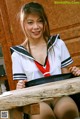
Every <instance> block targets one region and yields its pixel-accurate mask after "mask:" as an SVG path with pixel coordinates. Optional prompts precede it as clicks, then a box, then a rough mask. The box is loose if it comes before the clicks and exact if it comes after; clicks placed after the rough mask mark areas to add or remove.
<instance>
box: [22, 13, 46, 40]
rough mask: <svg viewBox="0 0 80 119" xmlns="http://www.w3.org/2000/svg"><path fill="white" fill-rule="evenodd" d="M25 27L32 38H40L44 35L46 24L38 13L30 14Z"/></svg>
mask: <svg viewBox="0 0 80 119" xmlns="http://www.w3.org/2000/svg"><path fill="white" fill-rule="evenodd" d="M24 28H25V31H26V34H27V36H28V38H30V39H40V38H42V37H43V31H44V26H43V22H42V20H41V18H40V17H39V16H38V15H35V14H34V15H33V14H30V15H28V16H27V18H25V21H24Z"/></svg>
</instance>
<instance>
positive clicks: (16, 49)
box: [10, 46, 34, 59]
mask: <svg viewBox="0 0 80 119" xmlns="http://www.w3.org/2000/svg"><path fill="white" fill-rule="evenodd" d="M10 50H11V53H13V52H14V51H17V52H18V53H20V54H24V55H26V56H29V57H30V58H32V59H34V58H33V57H32V56H31V54H30V53H28V52H27V50H26V49H25V48H24V47H23V46H13V47H11V48H10Z"/></svg>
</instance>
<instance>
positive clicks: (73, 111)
mask: <svg viewBox="0 0 80 119" xmlns="http://www.w3.org/2000/svg"><path fill="white" fill-rule="evenodd" d="M54 113H55V115H56V117H57V118H58V119H74V118H75V117H78V116H79V112H78V108H77V106H76V104H75V102H74V101H73V100H72V99H71V98H69V97H63V98H61V99H60V100H59V101H58V102H57V103H56V105H55V108H54Z"/></svg>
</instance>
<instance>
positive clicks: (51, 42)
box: [10, 34, 60, 59]
mask: <svg viewBox="0 0 80 119" xmlns="http://www.w3.org/2000/svg"><path fill="white" fill-rule="evenodd" d="M58 39H60V36H59V34H57V35H55V36H50V38H49V40H48V45H47V50H48V52H49V50H50V49H51V48H52V47H53V46H54V45H55V44H56V42H57V40H58ZM10 51H11V54H12V53H13V52H16V53H18V54H21V55H23V56H27V57H28V58H31V59H34V58H33V57H32V55H31V54H30V53H29V52H28V51H27V50H26V49H25V48H24V47H23V46H21V45H17V46H13V47H11V48H10Z"/></svg>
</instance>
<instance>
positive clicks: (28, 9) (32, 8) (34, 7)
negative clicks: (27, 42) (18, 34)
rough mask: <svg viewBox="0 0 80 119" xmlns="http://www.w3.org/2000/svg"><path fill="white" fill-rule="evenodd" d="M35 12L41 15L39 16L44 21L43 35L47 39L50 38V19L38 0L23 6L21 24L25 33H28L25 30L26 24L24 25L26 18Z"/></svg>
mask: <svg viewBox="0 0 80 119" xmlns="http://www.w3.org/2000/svg"><path fill="white" fill-rule="evenodd" d="M34 13H35V14H37V15H39V17H40V18H41V19H42V22H43V25H44V28H45V30H44V33H43V36H44V39H45V40H48V38H49V37H50V29H49V23H48V19H47V16H46V13H45V11H44V8H43V6H42V5H41V4H39V3H36V2H30V3H28V4H25V5H23V6H22V8H21V12H20V22H21V26H22V29H23V31H24V34H25V35H26V33H25V30H24V25H23V22H24V19H25V17H26V16H27V15H29V14H34Z"/></svg>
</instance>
